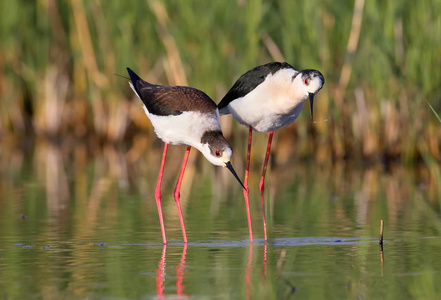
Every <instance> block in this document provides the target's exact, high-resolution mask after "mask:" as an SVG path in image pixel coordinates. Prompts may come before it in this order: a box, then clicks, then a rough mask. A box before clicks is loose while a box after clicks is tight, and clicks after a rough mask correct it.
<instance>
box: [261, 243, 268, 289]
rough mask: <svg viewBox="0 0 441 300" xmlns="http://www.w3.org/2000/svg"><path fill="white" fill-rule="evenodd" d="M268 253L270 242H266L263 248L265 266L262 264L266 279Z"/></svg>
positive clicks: (263, 275) (263, 274)
mask: <svg viewBox="0 0 441 300" xmlns="http://www.w3.org/2000/svg"><path fill="white" fill-rule="evenodd" d="M267 253H268V244H267V243H265V245H264V248H263V266H262V277H263V279H264V280H265V279H266V269H267V264H266V257H267Z"/></svg>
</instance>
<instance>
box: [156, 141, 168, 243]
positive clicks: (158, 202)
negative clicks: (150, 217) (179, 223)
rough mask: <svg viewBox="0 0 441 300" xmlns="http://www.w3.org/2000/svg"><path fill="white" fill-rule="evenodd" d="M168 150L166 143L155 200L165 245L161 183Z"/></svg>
mask: <svg viewBox="0 0 441 300" xmlns="http://www.w3.org/2000/svg"><path fill="white" fill-rule="evenodd" d="M167 148H168V143H165V144H164V152H163V153H162V161H161V168H160V169H159V176H158V183H157V184H156V189H155V200H156V206H157V207H158V214H159V223H160V224H161V232H162V241H163V242H164V245H165V244H167V239H166V238H165V227H164V217H163V216H162V207H161V183H162V175H163V174H164V165H165V157H166V156H167Z"/></svg>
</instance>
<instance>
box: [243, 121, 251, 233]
mask: <svg viewBox="0 0 441 300" xmlns="http://www.w3.org/2000/svg"><path fill="white" fill-rule="evenodd" d="M252 136H253V128H252V127H251V126H250V131H249V134H248V151H247V165H246V169H245V180H244V182H243V184H244V186H245V190H243V195H244V197H245V205H246V209H247V218H248V230H249V232H250V242H252V241H253V227H252V226H251V213H250V201H249V194H250V192H249V189H248V177H249V173H250V156H251V140H252Z"/></svg>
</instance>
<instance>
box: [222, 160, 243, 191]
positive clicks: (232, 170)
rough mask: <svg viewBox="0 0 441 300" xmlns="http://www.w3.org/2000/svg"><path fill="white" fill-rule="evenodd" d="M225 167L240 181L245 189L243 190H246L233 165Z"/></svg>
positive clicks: (229, 163)
mask: <svg viewBox="0 0 441 300" xmlns="http://www.w3.org/2000/svg"><path fill="white" fill-rule="evenodd" d="M225 166H226V167H227V168H228V170H230V172H231V173H233V175H234V177H236V179H237V181H239V183H240V185H241V186H242V187H243V189H244V190H246V188H245V186H244V185H243V183H242V181H240V179H239V176H237V174H236V171H234V169H233V166H232V165H231V162H227V163H225Z"/></svg>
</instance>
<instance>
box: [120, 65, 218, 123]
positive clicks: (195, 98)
mask: <svg viewBox="0 0 441 300" xmlns="http://www.w3.org/2000/svg"><path fill="white" fill-rule="evenodd" d="M127 71H128V72H129V76H130V79H131V80H132V83H133V86H134V88H135V91H136V93H137V94H138V96H139V98H140V99H141V100H142V102H143V103H144V105H145V106H146V107H147V110H148V111H149V113H151V114H154V115H157V116H169V115H175V116H176V115H180V114H182V112H184V111H199V112H214V111H215V110H216V103H214V101H213V100H212V99H211V98H210V97H208V96H207V94H205V93H204V92H202V91H200V90H198V89H195V88H192V87H188V86H164V85H156V84H151V83H148V82H146V81H144V80H142V79H141V78H139V76H138V75H136V74H135V72H133V71H132V70H131V69H130V68H127Z"/></svg>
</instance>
